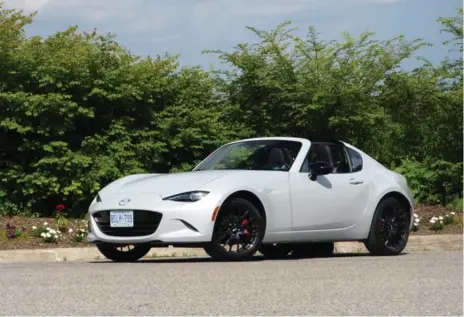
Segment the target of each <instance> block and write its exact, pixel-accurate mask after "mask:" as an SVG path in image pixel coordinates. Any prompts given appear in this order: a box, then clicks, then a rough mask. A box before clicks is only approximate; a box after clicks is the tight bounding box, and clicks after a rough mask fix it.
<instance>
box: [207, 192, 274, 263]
mask: <svg viewBox="0 0 464 317" xmlns="http://www.w3.org/2000/svg"><path fill="white" fill-rule="evenodd" d="M265 230H266V220H265V218H264V216H263V215H261V213H260V212H259V210H258V208H256V206H255V205H254V204H253V203H252V202H250V201H249V200H246V199H243V198H232V199H230V200H228V201H226V202H225V203H224V205H223V206H222V207H221V210H220V211H219V214H218V216H217V219H216V223H215V226H214V232H213V237H212V239H211V242H210V243H209V244H208V245H206V246H205V247H204V250H205V252H206V253H207V254H208V255H209V256H210V257H212V258H213V259H214V260H219V261H227V260H229V261H243V260H249V259H251V258H252V257H253V256H254V255H255V253H256V252H257V251H258V248H259V247H260V245H261V242H262V240H263V238H264V233H265Z"/></svg>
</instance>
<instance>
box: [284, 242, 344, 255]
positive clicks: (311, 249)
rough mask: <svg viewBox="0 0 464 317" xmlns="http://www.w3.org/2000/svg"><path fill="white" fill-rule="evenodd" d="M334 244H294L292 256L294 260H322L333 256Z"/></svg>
mask: <svg viewBox="0 0 464 317" xmlns="http://www.w3.org/2000/svg"><path fill="white" fill-rule="evenodd" d="M334 250H335V244H334V243H333V242H315V243H301V244H296V245H295V246H294V248H293V252H292V256H294V257H296V258H312V257H316V258H323V257H330V256H332V255H333V253H334Z"/></svg>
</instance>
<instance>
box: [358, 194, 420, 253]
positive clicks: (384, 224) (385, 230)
mask: <svg viewBox="0 0 464 317" xmlns="http://www.w3.org/2000/svg"><path fill="white" fill-rule="evenodd" d="M410 221H411V213H410V211H409V209H408V208H407V206H405V205H404V204H402V203H401V202H400V201H398V200H397V199H396V198H393V197H389V198H386V199H384V200H383V201H382V202H381V203H380V204H379V206H378V207H377V209H376V211H375V213H374V218H373V221H372V225H371V230H370V232H369V237H368V238H367V240H366V241H365V242H364V245H365V246H366V248H367V249H368V250H369V252H370V253H371V254H373V255H398V254H400V253H401V252H402V251H403V250H404V248H405V247H406V244H407V243H408V239H409V224H410Z"/></svg>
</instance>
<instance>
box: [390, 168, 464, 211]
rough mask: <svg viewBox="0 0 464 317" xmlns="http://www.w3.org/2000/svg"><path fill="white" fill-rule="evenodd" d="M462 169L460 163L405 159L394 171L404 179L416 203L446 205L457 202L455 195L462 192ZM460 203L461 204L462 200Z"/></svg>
mask: <svg viewBox="0 0 464 317" xmlns="http://www.w3.org/2000/svg"><path fill="white" fill-rule="evenodd" d="M462 169H463V164H462V162H461V163H451V162H446V161H443V160H432V159H428V160H425V161H423V162H418V161H413V160H409V159H405V160H403V161H402V164H401V165H400V166H399V167H397V168H396V169H395V170H396V171H397V172H399V173H401V174H403V175H404V176H405V177H406V179H407V180H408V184H409V186H410V187H411V190H412V192H413V194H414V198H415V200H417V202H419V203H429V204H440V203H441V204H443V205H446V204H448V203H452V202H458V201H459V198H456V193H462V190H463V187H462V182H463V177H462V175H463V171H462ZM460 201H461V203H462V198H461V199H460Z"/></svg>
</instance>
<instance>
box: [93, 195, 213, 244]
mask: <svg viewBox="0 0 464 317" xmlns="http://www.w3.org/2000/svg"><path fill="white" fill-rule="evenodd" d="M126 196H127V195H126ZM126 196H125V197H126ZM125 197H122V196H119V197H112V198H111V199H107V201H108V202H106V201H105V200H104V201H103V202H99V203H92V205H91V206H90V207H89V216H90V217H89V225H88V226H89V232H88V236H87V240H88V242H89V243H95V244H96V243H112V244H137V243H150V244H153V245H156V244H160V245H162V244H167V245H169V244H190V243H204V242H209V241H211V237H212V233H213V229H214V220H213V213H214V210H215V208H216V207H218V205H217V199H216V197H212V196H211V197H205V198H203V199H202V200H200V201H197V202H174V201H163V200H160V199H156V198H155V197H154V196H149V195H148V194H144V195H139V196H138V197H131V202H130V203H129V204H127V205H125V206H119V204H118V203H117V202H119V201H121V200H122V199H124V198H125ZM147 206H149V207H147ZM116 210H125V211H133V212H134V222H135V223H134V227H132V228H112V227H110V224H109V213H110V211H116Z"/></svg>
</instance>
